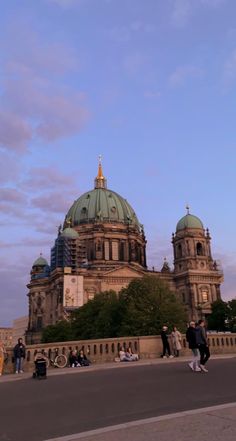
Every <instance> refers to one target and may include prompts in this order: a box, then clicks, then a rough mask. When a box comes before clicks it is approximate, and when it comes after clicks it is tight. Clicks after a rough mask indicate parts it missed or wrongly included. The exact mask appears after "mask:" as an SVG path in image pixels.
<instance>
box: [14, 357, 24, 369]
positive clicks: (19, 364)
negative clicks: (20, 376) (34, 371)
mask: <svg viewBox="0 0 236 441" xmlns="http://www.w3.org/2000/svg"><path fill="white" fill-rule="evenodd" d="M23 360H24V358H23V357H20V358H17V359H16V371H18V372H20V371H22V370H23Z"/></svg>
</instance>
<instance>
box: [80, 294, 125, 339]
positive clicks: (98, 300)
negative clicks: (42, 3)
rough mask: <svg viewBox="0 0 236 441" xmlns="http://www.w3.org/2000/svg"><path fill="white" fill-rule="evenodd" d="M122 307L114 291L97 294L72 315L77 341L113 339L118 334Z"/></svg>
mask: <svg viewBox="0 0 236 441" xmlns="http://www.w3.org/2000/svg"><path fill="white" fill-rule="evenodd" d="M121 309H122V305H121V303H120V302H119V298H118V296H117V294H116V293H115V292H114V291H105V292H102V293H100V294H97V295H96V296H95V297H94V299H92V300H89V301H88V302H87V303H86V304H85V305H84V306H82V307H81V308H79V309H77V310H76V311H75V312H74V313H73V315H72V329H73V335H74V336H75V338H76V339H92V338H112V337H116V336H117V334H118V329H119V327H120V322H121V319H122V311H121Z"/></svg>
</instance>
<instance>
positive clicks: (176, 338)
mask: <svg viewBox="0 0 236 441" xmlns="http://www.w3.org/2000/svg"><path fill="white" fill-rule="evenodd" d="M181 340H182V337H181V334H180V332H179V331H178V329H177V327H176V326H174V327H173V331H172V332H171V342H172V347H173V351H174V356H175V357H179V351H180V350H181V348H182V346H181Z"/></svg>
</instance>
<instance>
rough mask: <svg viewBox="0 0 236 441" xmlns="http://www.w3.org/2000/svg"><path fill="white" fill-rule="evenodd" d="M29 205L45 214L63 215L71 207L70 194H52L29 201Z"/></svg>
mask: <svg viewBox="0 0 236 441" xmlns="http://www.w3.org/2000/svg"><path fill="white" fill-rule="evenodd" d="M31 205H32V206H33V207H35V208H39V209H40V210H43V211H46V212H47V213H50V212H52V213H65V212H66V211H68V210H69V208H70V206H71V205H72V202H71V193H69V192H63V194H62V193H61V192H53V193H49V194H47V195H42V196H39V197H36V198H33V199H31Z"/></svg>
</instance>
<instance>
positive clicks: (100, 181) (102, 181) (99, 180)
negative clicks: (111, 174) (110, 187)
mask: <svg viewBox="0 0 236 441" xmlns="http://www.w3.org/2000/svg"><path fill="white" fill-rule="evenodd" d="M94 188H107V180H106V178H105V176H104V175H103V171H102V157H101V155H99V162H98V174H97V177H96V178H95V180H94Z"/></svg>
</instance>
